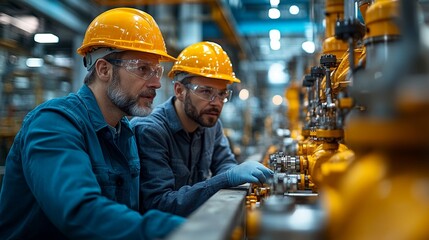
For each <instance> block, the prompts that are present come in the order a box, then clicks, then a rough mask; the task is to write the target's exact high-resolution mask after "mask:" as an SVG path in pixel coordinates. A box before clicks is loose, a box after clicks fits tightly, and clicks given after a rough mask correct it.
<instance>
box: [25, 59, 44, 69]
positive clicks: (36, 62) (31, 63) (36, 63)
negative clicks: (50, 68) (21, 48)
mask: <svg viewBox="0 0 429 240" xmlns="http://www.w3.org/2000/svg"><path fill="white" fill-rule="evenodd" d="M43 63H44V62H43V59H41V58H28V59H27V60H26V61H25V64H26V65H27V67H33V68H35V67H41V66H43Z"/></svg>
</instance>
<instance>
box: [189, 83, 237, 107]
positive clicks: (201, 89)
mask: <svg viewBox="0 0 429 240" xmlns="http://www.w3.org/2000/svg"><path fill="white" fill-rule="evenodd" d="M185 87H186V88H187V89H189V90H191V92H192V93H193V94H195V95H196V96H197V97H199V98H201V99H203V100H205V101H209V102H211V101H214V100H215V99H216V97H218V98H219V99H220V100H221V102H224V103H226V102H228V101H230V100H231V95H232V90H230V89H225V90H218V89H215V88H212V87H207V86H201V85H197V84H192V83H188V84H185Z"/></svg>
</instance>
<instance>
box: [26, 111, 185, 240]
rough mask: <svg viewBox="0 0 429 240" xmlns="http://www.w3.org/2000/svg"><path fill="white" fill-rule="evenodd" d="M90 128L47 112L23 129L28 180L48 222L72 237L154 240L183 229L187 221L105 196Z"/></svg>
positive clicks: (64, 115) (70, 117)
mask: <svg viewBox="0 0 429 240" xmlns="http://www.w3.org/2000/svg"><path fill="white" fill-rule="evenodd" d="M87 127H88V126H86V125H85V123H84V122H83V121H82V120H80V119H79V118H76V117H75V116H74V115H73V114H71V113H69V114H67V113H65V112H64V111H58V110H53V109H48V110H46V109H45V110H42V111H40V112H38V113H37V116H35V117H34V118H33V119H32V121H31V122H30V123H29V124H27V126H26V129H22V131H24V132H25V135H24V136H23V138H22V141H23V142H22V146H23V148H22V150H21V151H22V156H23V165H22V166H23V172H24V176H25V179H26V181H27V183H28V186H29V188H30V189H31V191H32V192H33V195H34V198H35V200H36V201H37V202H38V204H39V206H40V208H41V209H42V211H43V212H44V213H45V214H46V216H47V218H48V219H49V220H50V221H51V222H52V223H53V224H54V225H55V226H56V227H57V228H58V229H59V230H60V231H61V232H62V233H63V234H65V235H66V236H68V237H69V238H70V239H154V238H159V237H164V236H166V235H167V234H169V233H170V232H171V231H172V230H173V229H174V228H176V227H177V226H179V225H180V224H181V223H182V222H183V219H182V218H181V217H178V216H173V215H171V214H167V213H162V212H159V211H154V212H148V213H147V214H145V215H141V214H140V213H139V212H137V211H133V210H131V209H130V208H128V207H127V206H125V205H123V204H119V203H117V202H115V201H113V200H110V199H108V198H106V197H104V196H102V195H101V190H100V186H99V184H98V182H97V179H96V177H95V175H94V173H93V171H92V166H91V161H90V158H89V156H88V154H87V151H88V149H87V148H88V147H89V145H88V144H85V143H86V142H87V139H85V137H84V134H82V131H85V128H87ZM29 214H30V213H29Z"/></svg>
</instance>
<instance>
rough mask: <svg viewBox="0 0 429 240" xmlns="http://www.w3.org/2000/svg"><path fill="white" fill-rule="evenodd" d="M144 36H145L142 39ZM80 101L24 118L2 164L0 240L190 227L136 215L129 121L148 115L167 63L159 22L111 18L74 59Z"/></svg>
mask: <svg viewBox="0 0 429 240" xmlns="http://www.w3.org/2000/svg"><path fill="white" fill-rule="evenodd" d="M142 29H144V30H142ZM77 51H78V53H79V54H81V55H82V56H83V57H84V65H85V67H86V68H87V70H88V74H87V75H86V77H85V80H84V85H83V86H82V87H81V89H80V90H79V91H78V92H77V93H72V94H69V95H68V96H67V97H64V98H58V99H53V100H50V101H48V102H45V103H43V104H41V105H40V106H38V107H36V108H35V109H34V110H33V111H31V112H30V113H29V114H28V115H27V116H26V118H25V120H24V122H23V125H22V128H21V130H20V131H19V133H18V134H17V136H16V138H15V141H14V143H13V146H12V148H11V151H10V152H9V155H8V157H7V159H6V169H5V175H4V179H3V186H2V191H1V193H0V216H1V217H0V239H103V240H107V239H159V238H163V237H165V236H166V235H168V234H169V233H170V232H171V231H172V230H174V229H175V228H177V227H178V226H179V225H180V224H182V223H183V221H184V218H182V217H179V216H175V215H172V214H169V213H163V212H161V211H158V210H154V211H147V212H145V213H144V212H143V210H142V208H141V206H140V205H139V192H140V186H141V185H140V161H139V157H138V152H137V146H136V142H135V138H134V132H133V130H132V129H131V127H130V125H129V122H128V120H127V118H126V116H133V115H137V116H145V115H148V114H149V113H150V112H151V107H152V103H153V99H154V98H155V95H156V93H155V90H156V89H158V88H160V87H161V84H160V78H161V76H162V73H163V68H162V67H161V66H160V65H159V63H160V61H174V60H175V58H173V57H171V56H170V55H168V54H167V51H166V47H165V43H164V39H163V37H162V35H161V31H160V29H159V28H158V25H157V24H156V22H155V20H154V19H153V18H152V17H151V16H150V15H149V14H147V13H145V12H143V11H140V10H137V9H132V8H116V9H111V10H108V11H106V12H104V13H102V14H100V15H99V16H98V17H96V18H95V19H94V20H93V22H92V23H91V24H90V25H89V27H88V29H87V31H86V34H85V38H84V40H83V43H82V46H81V47H80V48H79V49H78V50H77Z"/></svg>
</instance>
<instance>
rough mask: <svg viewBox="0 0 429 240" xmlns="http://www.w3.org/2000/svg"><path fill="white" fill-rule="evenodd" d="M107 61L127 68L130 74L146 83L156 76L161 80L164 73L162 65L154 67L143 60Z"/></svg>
mask: <svg viewBox="0 0 429 240" xmlns="http://www.w3.org/2000/svg"><path fill="white" fill-rule="evenodd" d="M106 61H108V62H109V63H111V64H112V65H115V66H118V67H123V68H125V70H127V71H128V72H129V73H131V74H134V75H135V76H137V77H138V78H141V79H143V80H145V81H147V80H150V79H152V78H153V77H155V76H156V78H157V79H160V78H161V76H162V73H163V72H164V68H163V67H162V66H161V65H160V64H155V65H154V64H152V63H148V62H145V61H143V60H141V59H106Z"/></svg>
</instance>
